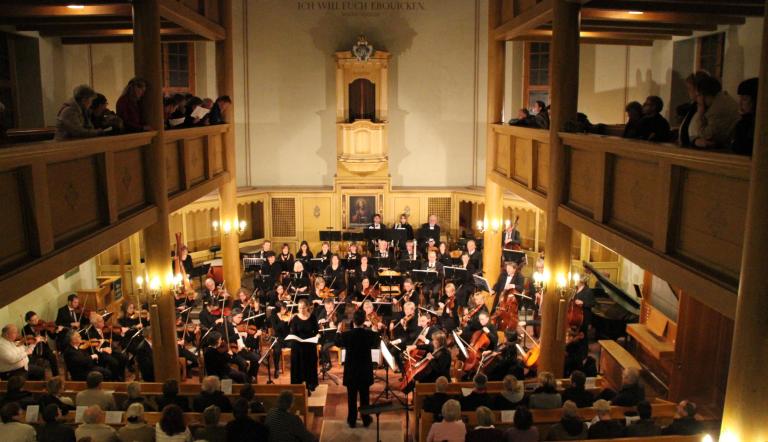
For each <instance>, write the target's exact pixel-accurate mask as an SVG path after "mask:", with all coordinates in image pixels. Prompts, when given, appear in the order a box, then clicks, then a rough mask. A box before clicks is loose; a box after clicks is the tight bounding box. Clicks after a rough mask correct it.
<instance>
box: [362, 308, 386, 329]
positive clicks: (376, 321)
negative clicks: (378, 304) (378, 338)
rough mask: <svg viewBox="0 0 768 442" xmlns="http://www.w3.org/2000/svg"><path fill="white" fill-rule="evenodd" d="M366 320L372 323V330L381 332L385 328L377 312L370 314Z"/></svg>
mask: <svg viewBox="0 0 768 442" xmlns="http://www.w3.org/2000/svg"><path fill="white" fill-rule="evenodd" d="M365 318H366V319H367V320H368V322H370V323H371V329H372V330H379V329H381V327H383V326H384V324H382V323H381V317H380V316H379V315H377V314H376V312H370V313H368V314H367V315H366V317H365Z"/></svg>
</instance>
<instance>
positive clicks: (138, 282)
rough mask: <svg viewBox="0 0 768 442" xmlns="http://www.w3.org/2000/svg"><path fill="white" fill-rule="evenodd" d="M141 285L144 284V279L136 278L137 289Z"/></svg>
mask: <svg viewBox="0 0 768 442" xmlns="http://www.w3.org/2000/svg"><path fill="white" fill-rule="evenodd" d="M143 284H144V278H142V277H141V276H138V277H136V285H138V286H139V288H141V286H142V285H143Z"/></svg>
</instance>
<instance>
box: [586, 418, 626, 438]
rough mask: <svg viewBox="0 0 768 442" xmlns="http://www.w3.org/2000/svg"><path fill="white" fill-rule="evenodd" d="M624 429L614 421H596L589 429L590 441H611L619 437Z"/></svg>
mask: <svg viewBox="0 0 768 442" xmlns="http://www.w3.org/2000/svg"><path fill="white" fill-rule="evenodd" d="M623 433H624V429H623V428H622V426H621V424H620V423H619V422H618V421H615V420H607V421H597V422H595V423H594V424H592V425H591V426H590V427H589V432H588V435H589V438H590V439H613V438H617V437H621V436H622V434H623Z"/></svg>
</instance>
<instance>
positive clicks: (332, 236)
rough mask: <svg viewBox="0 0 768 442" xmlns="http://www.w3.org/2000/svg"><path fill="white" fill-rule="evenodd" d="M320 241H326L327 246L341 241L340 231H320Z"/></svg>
mask: <svg viewBox="0 0 768 442" xmlns="http://www.w3.org/2000/svg"><path fill="white" fill-rule="evenodd" d="M319 233H320V241H328V245H333V242H334V241H336V242H339V241H341V230H321V231H320V232H319Z"/></svg>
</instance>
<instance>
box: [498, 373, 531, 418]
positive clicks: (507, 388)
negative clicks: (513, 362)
mask: <svg viewBox="0 0 768 442" xmlns="http://www.w3.org/2000/svg"><path fill="white" fill-rule="evenodd" d="M523 399H525V385H523V383H522V382H520V381H518V380H517V378H516V377H514V376H512V375H511V374H508V375H506V376H504V379H503V380H502V383H501V392H500V393H499V395H498V396H496V397H495V398H493V409H494V410H514V409H515V408H517V406H518V405H520V403H521V402H522V401H523Z"/></svg>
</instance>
